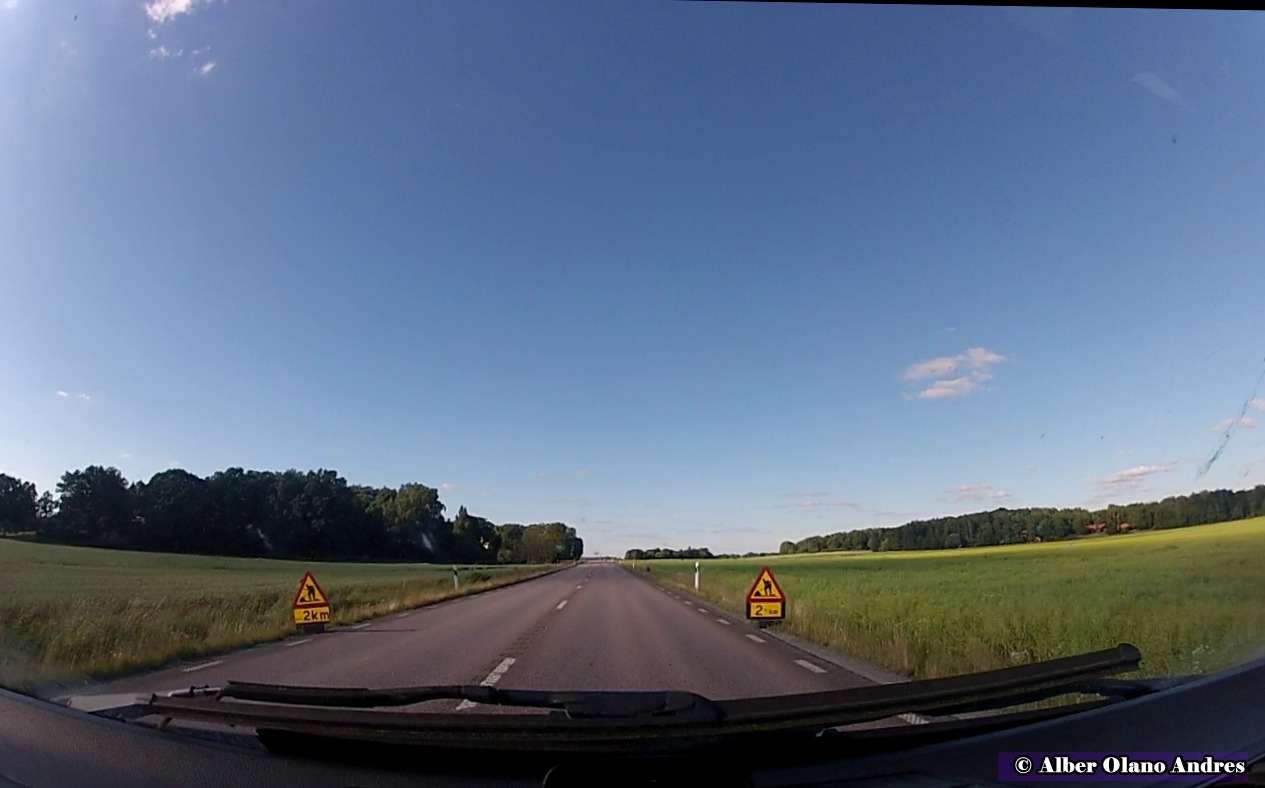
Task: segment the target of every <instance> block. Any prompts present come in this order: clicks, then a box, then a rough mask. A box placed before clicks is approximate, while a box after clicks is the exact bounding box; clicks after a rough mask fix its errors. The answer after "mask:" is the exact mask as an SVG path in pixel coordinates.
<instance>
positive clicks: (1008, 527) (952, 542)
mask: <svg viewBox="0 0 1265 788" xmlns="http://www.w3.org/2000/svg"><path fill="white" fill-rule="evenodd" d="M1262 514H1265V485H1258V486H1256V487H1254V488H1252V489H1250V490H1205V491H1203V492H1197V493H1192V494H1190V495H1179V496H1172V497H1169V498H1165V499H1164V500H1162V501H1154V502H1148V503H1131V504H1127V505H1116V504H1113V505H1111V506H1108V507H1107V508H1105V509H1098V510H1094V511H1090V510H1088V509H1081V508H1067V509H1054V508H1032V509H1004V508H1003V509H994V510H993V511H990V512H975V513H972V514H964V515H959V516H956V517H937V518H934V519H931V520H914V521H912V522H908V523H905V524H904V525H900V526H895V527H892V528H862V529H858V530H855V531H846V532H839V533H833V534H827V535H825V536H810V537H808V538H806V539H801V540H799V541H798V542H791V541H785V542H782V545H781V548H780V549H779V552H780V553H782V554H783V555H785V554H789V553H820V552H826V551H831V550H869V551H872V552H883V551H887V550H940V549H946V548H947V549H952V548H956V547H981V546H984V545H1002V544H1017V543H1022V542H1051V541H1058V540H1060V539H1071V538H1074V537H1079V536H1087V535H1091V534H1099V533H1107V534H1114V533H1121V532H1126V531H1150V530H1159V529H1165V528H1184V527H1186V526H1190V525H1205V524H1208V523H1217V522H1222V521H1224V520H1242V519H1245V518H1248V517H1256V516H1258V515H1262Z"/></svg>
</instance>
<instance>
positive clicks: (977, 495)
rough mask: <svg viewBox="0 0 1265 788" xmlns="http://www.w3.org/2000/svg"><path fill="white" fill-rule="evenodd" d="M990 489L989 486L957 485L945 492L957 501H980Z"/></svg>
mask: <svg viewBox="0 0 1265 788" xmlns="http://www.w3.org/2000/svg"><path fill="white" fill-rule="evenodd" d="M992 489H993V485H991V484H959V485H957V486H955V487H953V488H952V489H951V490H947V491H946V492H949V493H952V495H953V497H954V498H956V499H957V500H959V501H982V500H984V496H985V495H987V494H988V493H990V492H992Z"/></svg>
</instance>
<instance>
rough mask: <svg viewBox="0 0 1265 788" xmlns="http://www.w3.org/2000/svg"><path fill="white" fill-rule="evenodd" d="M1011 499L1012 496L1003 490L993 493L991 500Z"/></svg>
mask: <svg viewBox="0 0 1265 788" xmlns="http://www.w3.org/2000/svg"><path fill="white" fill-rule="evenodd" d="M1012 497H1014V496H1012V495H1011V494H1010V493H1008V492H1006V491H1005V490H998V491H997V492H995V493H993V499H994V500H997V501H1005V500H1008V499H1010V498H1012Z"/></svg>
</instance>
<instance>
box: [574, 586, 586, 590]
mask: <svg viewBox="0 0 1265 788" xmlns="http://www.w3.org/2000/svg"><path fill="white" fill-rule="evenodd" d="M583 587H584V586H576V587H575V590H576V591H579V590H580V589H581V588H583Z"/></svg>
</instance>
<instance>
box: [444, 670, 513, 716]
mask: <svg viewBox="0 0 1265 788" xmlns="http://www.w3.org/2000/svg"><path fill="white" fill-rule="evenodd" d="M513 664H514V658H513V657H506V658H505V659H503V660H501V664H499V665H497V666H496V667H495V668H492V672H491V673H489V674H488V677H487V678H486V679H484V680H483V681H480V682H479V684H480V685H482V686H484V687H491V686H493V685H494V684H496V682H498V681H500V680H501V676H504V675H505V671H507V670H509V669H510V665H513ZM478 705H479V704H477V703H471V702H470V701H468V700H463V701H461V702H460V703H458V704H457V711H465V710H466V709H473V708H474V707H475V706H478Z"/></svg>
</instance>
